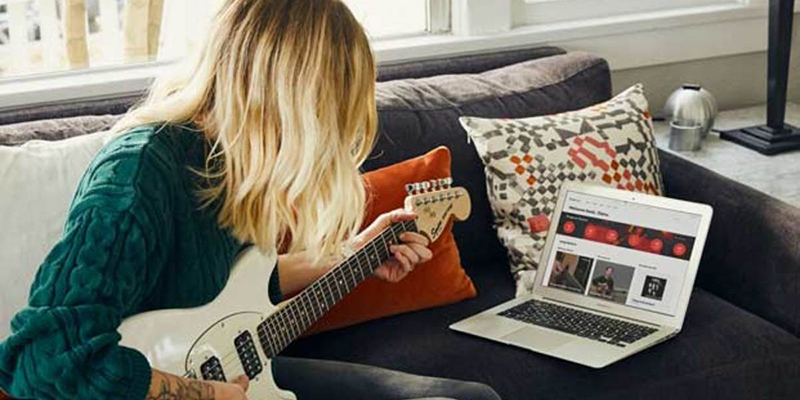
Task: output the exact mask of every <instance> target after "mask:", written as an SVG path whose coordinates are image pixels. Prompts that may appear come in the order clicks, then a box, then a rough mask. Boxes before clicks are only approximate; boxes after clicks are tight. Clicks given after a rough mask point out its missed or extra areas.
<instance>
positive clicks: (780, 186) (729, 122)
mask: <svg viewBox="0 0 800 400" xmlns="http://www.w3.org/2000/svg"><path fill="white" fill-rule="evenodd" d="M765 116H766V106H758V107H750V108H744V109H739V110H730V111H723V112H721V113H720V115H719V116H718V117H717V121H716V123H715V125H714V130H730V129H738V128H744V127H748V126H755V125H759V124H763V123H764V122H765V121H766V117H765ZM786 120H787V122H788V123H790V124H792V125H794V126H797V127H800V105H798V104H793V103H789V104H788V105H787V108H786ZM655 128H656V141H657V143H658V146H659V147H660V148H662V149H665V150H667V151H670V152H672V153H674V154H677V155H679V156H681V157H684V158H686V159H688V160H691V161H692V162H694V163H697V164H700V165H702V166H704V167H706V168H708V169H711V170H713V171H715V172H717V173H719V174H721V175H724V176H726V177H728V178H731V179H733V180H736V181H739V182H741V183H743V184H745V185H748V186H750V187H752V188H754V189H757V190H760V191H762V192H764V193H767V194H769V195H771V196H773V197H776V198H778V199H781V200H783V201H785V202H787V203H789V204H792V205H794V206H796V207H800V151H795V152H791V153H784V154H779V155H775V156H764V155H761V154H760V153H757V152H755V151H753V150H750V149H748V148H745V147H742V146H739V145H737V144H734V143H732V142H729V141H726V140H721V139H720V138H719V134H718V133H716V132H711V133H710V134H709V136H708V138H707V139H706V140H705V141H704V142H703V148H702V149H701V150H700V151H697V152H674V151H672V150H669V149H668V144H669V124H668V123H667V122H663V121H658V122H656V123H655Z"/></svg>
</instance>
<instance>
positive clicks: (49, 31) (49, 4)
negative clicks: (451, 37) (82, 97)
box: [0, 0, 450, 79]
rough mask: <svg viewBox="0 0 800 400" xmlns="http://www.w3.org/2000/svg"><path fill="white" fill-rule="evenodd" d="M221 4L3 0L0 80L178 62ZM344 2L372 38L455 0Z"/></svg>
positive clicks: (444, 21)
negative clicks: (151, 63) (79, 70)
mask: <svg viewBox="0 0 800 400" xmlns="http://www.w3.org/2000/svg"><path fill="white" fill-rule="evenodd" d="M223 1H225V0H0V79H3V78H9V77H20V76H23V75H31V74H42V73H52V72H58V71H67V70H76V69H85V68H103V67H106V68H108V67H116V66H120V65H125V64H137V63H143V62H152V61H172V60H176V59H179V58H181V57H184V56H186V55H187V54H188V53H190V52H191V51H192V50H193V49H195V48H197V47H198V46H199V45H200V43H199V41H201V40H202V39H203V37H204V32H206V30H207V26H208V25H207V24H208V22H209V21H210V20H211V18H212V16H213V14H214V13H215V11H216V10H217V9H218V7H219V5H220V4H222V2H223ZM343 1H344V2H345V3H346V4H347V5H348V6H349V7H350V9H351V10H352V11H353V14H354V15H355V16H356V18H358V19H359V21H361V22H362V23H363V24H364V27H365V28H366V30H367V31H368V33H369V35H370V37H371V38H373V39H374V40H380V39H382V38H390V37H399V36H413V35H423V34H426V33H429V32H436V33H438V32H442V31H446V30H448V29H449V26H450V20H449V4H450V0H380V1H377V0H343ZM126 32H128V33H129V34H126Z"/></svg>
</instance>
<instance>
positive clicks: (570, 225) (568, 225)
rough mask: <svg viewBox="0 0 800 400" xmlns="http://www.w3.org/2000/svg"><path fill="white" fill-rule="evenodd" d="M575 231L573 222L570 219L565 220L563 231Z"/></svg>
mask: <svg viewBox="0 0 800 400" xmlns="http://www.w3.org/2000/svg"><path fill="white" fill-rule="evenodd" d="M572 232H575V223H574V222H572V221H567V222H565V223H564V233H572Z"/></svg>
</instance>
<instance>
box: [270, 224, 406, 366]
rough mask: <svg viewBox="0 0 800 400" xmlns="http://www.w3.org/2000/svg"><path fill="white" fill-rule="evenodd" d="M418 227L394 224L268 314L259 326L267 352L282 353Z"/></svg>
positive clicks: (272, 354) (271, 356) (274, 354)
mask: <svg viewBox="0 0 800 400" xmlns="http://www.w3.org/2000/svg"><path fill="white" fill-rule="evenodd" d="M416 230H417V226H416V223H415V222H414V221H406V222H400V223H396V224H393V225H392V226H390V227H389V228H387V229H385V230H384V231H383V232H381V233H380V234H379V235H378V236H376V237H375V238H373V239H372V240H370V241H369V242H368V243H367V244H366V245H364V246H363V247H362V248H360V249H359V250H358V251H356V252H355V253H354V254H353V255H351V256H350V257H348V258H347V259H346V260H344V261H342V262H341V263H340V264H339V265H337V266H336V267H334V268H333V269H331V270H330V271H329V272H328V273H326V274H325V275H323V276H322V278H320V279H318V280H317V281H316V282H314V283H313V284H311V285H309V286H308V287H307V288H306V289H305V290H303V291H302V292H300V294H298V295H297V296H295V297H294V298H292V299H291V300H289V301H287V302H286V303H284V305H283V307H281V308H280V309H279V310H278V311H276V312H275V313H274V314H272V315H270V316H268V317H267V318H265V319H264V320H263V321H262V322H261V323H260V324H259V325H258V328H257V332H258V338H259V341H260V342H261V347H262V349H263V350H264V354H266V355H267V356H268V357H269V358H273V357H275V356H276V355H278V354H279V353H280V352H281V351H282V350H283V349H284V348H286V346H288V345H289V344H290V343H292V342H293V341H294V340H295V339H297V338H298V337H300V335H302V334H303V332H305V331H306V330H307V329H308V328H310V327H311V325H313V324H314V323H315V322H316V321H317V320H319V319H320V318H322V316H323V315H325V313H326V312H328V310H330V309H331V307H333V305H334V304H336V303H338V302H339V301H340V300H342V299H343V298H344V297H345V296H346V295H347V294H348V293H350V291H352V290H353V289H354V288H355V287H356V286H358V284H359V283H361V282H363V281H364V280H366V279H367V278H368V277H370V276H371V275H372V273H373V271H375V268H377V267H378V266H380V265H381V264H383V263H384V262H385V261H386V260H388V259H389V258H390V257H392V254H391V252H390V251H389V247H390V246H391V245H394V244H397V243H399V242H400V239H399V237H400V234H402V233H403V232H416Z"/></svg>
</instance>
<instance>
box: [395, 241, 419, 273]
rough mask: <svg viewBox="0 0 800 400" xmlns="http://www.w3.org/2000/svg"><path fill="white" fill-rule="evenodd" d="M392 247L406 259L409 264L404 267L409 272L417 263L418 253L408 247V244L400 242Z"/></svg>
mask: <svg viewBox="0 0 800 400" xmlns="http://www.w3.org/2000/svg"><path fill="white" fill-rule="evenodd" d="M393 247H394V249H395V251H396V252H397V253H400V254H401V255H403V256H404V257H405V258H406V260H408V262H409V264H410V265H409V266H408V267H409V268H407V269H406V270H407V271H409V272H410V271H411V269H412V268H414V266H415V265H417V264H419V254H417V253H416V252H415V251H414V250H412V249H411V247H409V245H402V244H401V245H399V246H393Z"/></svg>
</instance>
